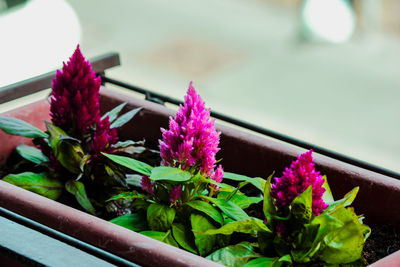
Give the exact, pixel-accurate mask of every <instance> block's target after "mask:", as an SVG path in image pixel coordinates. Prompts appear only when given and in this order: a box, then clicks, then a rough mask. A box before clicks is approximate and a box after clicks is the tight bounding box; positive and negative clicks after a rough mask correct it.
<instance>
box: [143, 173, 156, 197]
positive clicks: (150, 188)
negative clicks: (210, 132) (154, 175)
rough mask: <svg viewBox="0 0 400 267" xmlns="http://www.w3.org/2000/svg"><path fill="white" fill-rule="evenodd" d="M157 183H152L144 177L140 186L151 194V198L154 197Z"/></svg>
mask: <svg viewBox="0 0 400 267" xmlns="http://www.w3.org/2000/svg"><path fill="white" fill-rule="evenodd" d="M155 184H156V183H155V182H151V180H150V178H149V177H147V176H145V175H143V177H142V180H141V181H140V185H141V186H142V189H143V190H144V191H146V192H147V193H149V194H150V195H151V196H152V195H154V185H155Z"/></svg>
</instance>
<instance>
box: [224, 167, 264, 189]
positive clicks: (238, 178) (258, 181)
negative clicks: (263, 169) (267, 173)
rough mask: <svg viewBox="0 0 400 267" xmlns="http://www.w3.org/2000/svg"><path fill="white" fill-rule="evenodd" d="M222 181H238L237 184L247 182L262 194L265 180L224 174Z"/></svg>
mask: <svg viewBox="0 0 400 267" xmlns="http://www.w3.org/2000/svg"><path fill="white" fill-rule="evenodd" d="M223 178H224V179H228V180H233V181H238V182H249V183H250V184H252V185H254V186H255V187H257V188H258V189H259V190H260V191H261V192H264V186H265V182H266V181H265V180H264V179H262V178H260V177H255V178H252V177H248V176H245V175H241V174H236V173H232V172H224V177H223Z"/></svg>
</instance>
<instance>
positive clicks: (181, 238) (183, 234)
mask: <svg viewBox="0 0 400 267" xmlns="http://www.w3.org/2000/svg"><path fill="white" fill-rule="evenodd" d="M172 234H173V236H174V238H175V240H176V242H177V243H178V244H179V245H180V246H181V247H182V248H184V249H186V250H187V251H190V252H192V253H194V254H197V250H196V246H195V244H194V238H193V233H191V231H190V229H189V228H188V227H186V226H185V225H184V224H182V223H174V224H172Z"/></svg>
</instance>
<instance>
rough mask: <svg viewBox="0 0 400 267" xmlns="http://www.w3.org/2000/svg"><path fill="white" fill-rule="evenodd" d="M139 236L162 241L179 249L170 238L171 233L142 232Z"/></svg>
mask: <svg viewBox="0 0 400 267" xmlns="http://www.w3.org/2000/svg"><path fill="white" fill-rule="evenodd" d="M140 234H142V235H145V236H148V237H151V238H153V239H156V240H158V241H162V242H164V243H167V244H169V245H172V246H174V247H179V245H178V243H176V241H175V240H174V238H173V237H172V234H171V231H167V232H159V231H142V232H140Z"/></svg>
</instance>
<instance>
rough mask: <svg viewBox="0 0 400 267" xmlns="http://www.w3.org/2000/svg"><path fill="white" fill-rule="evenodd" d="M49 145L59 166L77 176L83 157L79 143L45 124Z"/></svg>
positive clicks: (52, 126) (50, 125) (59, 129)
mask: <svg viewBox="0 0 400 267" xmlns="http://www.w3.org/2000/svg"><path fill="white" fill-rule="evenodd" d="M46 127H47V131H48V132H49V145H50V147H51V148H52V150H53V153H54V156H55V157H56V159H57V161H58V162H60V163H61V165H62V166H63V167H64V168H66V169H67V170H69V171H70V172H72V173H74V174H79V173H81V172H82V170H81V161H82V159H83V158H84V156H85V153H84V152H83V149H82V147H81V145H80V144H79V143H80V141H79V140H76V139H74V138H71V137H69V136H68V135H67V134H66V133H65V132H64V131H63V130H62V129H61V128H59V127H57V126H55V125H53V124H51V123H49V122H46Z"/></svg>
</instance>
